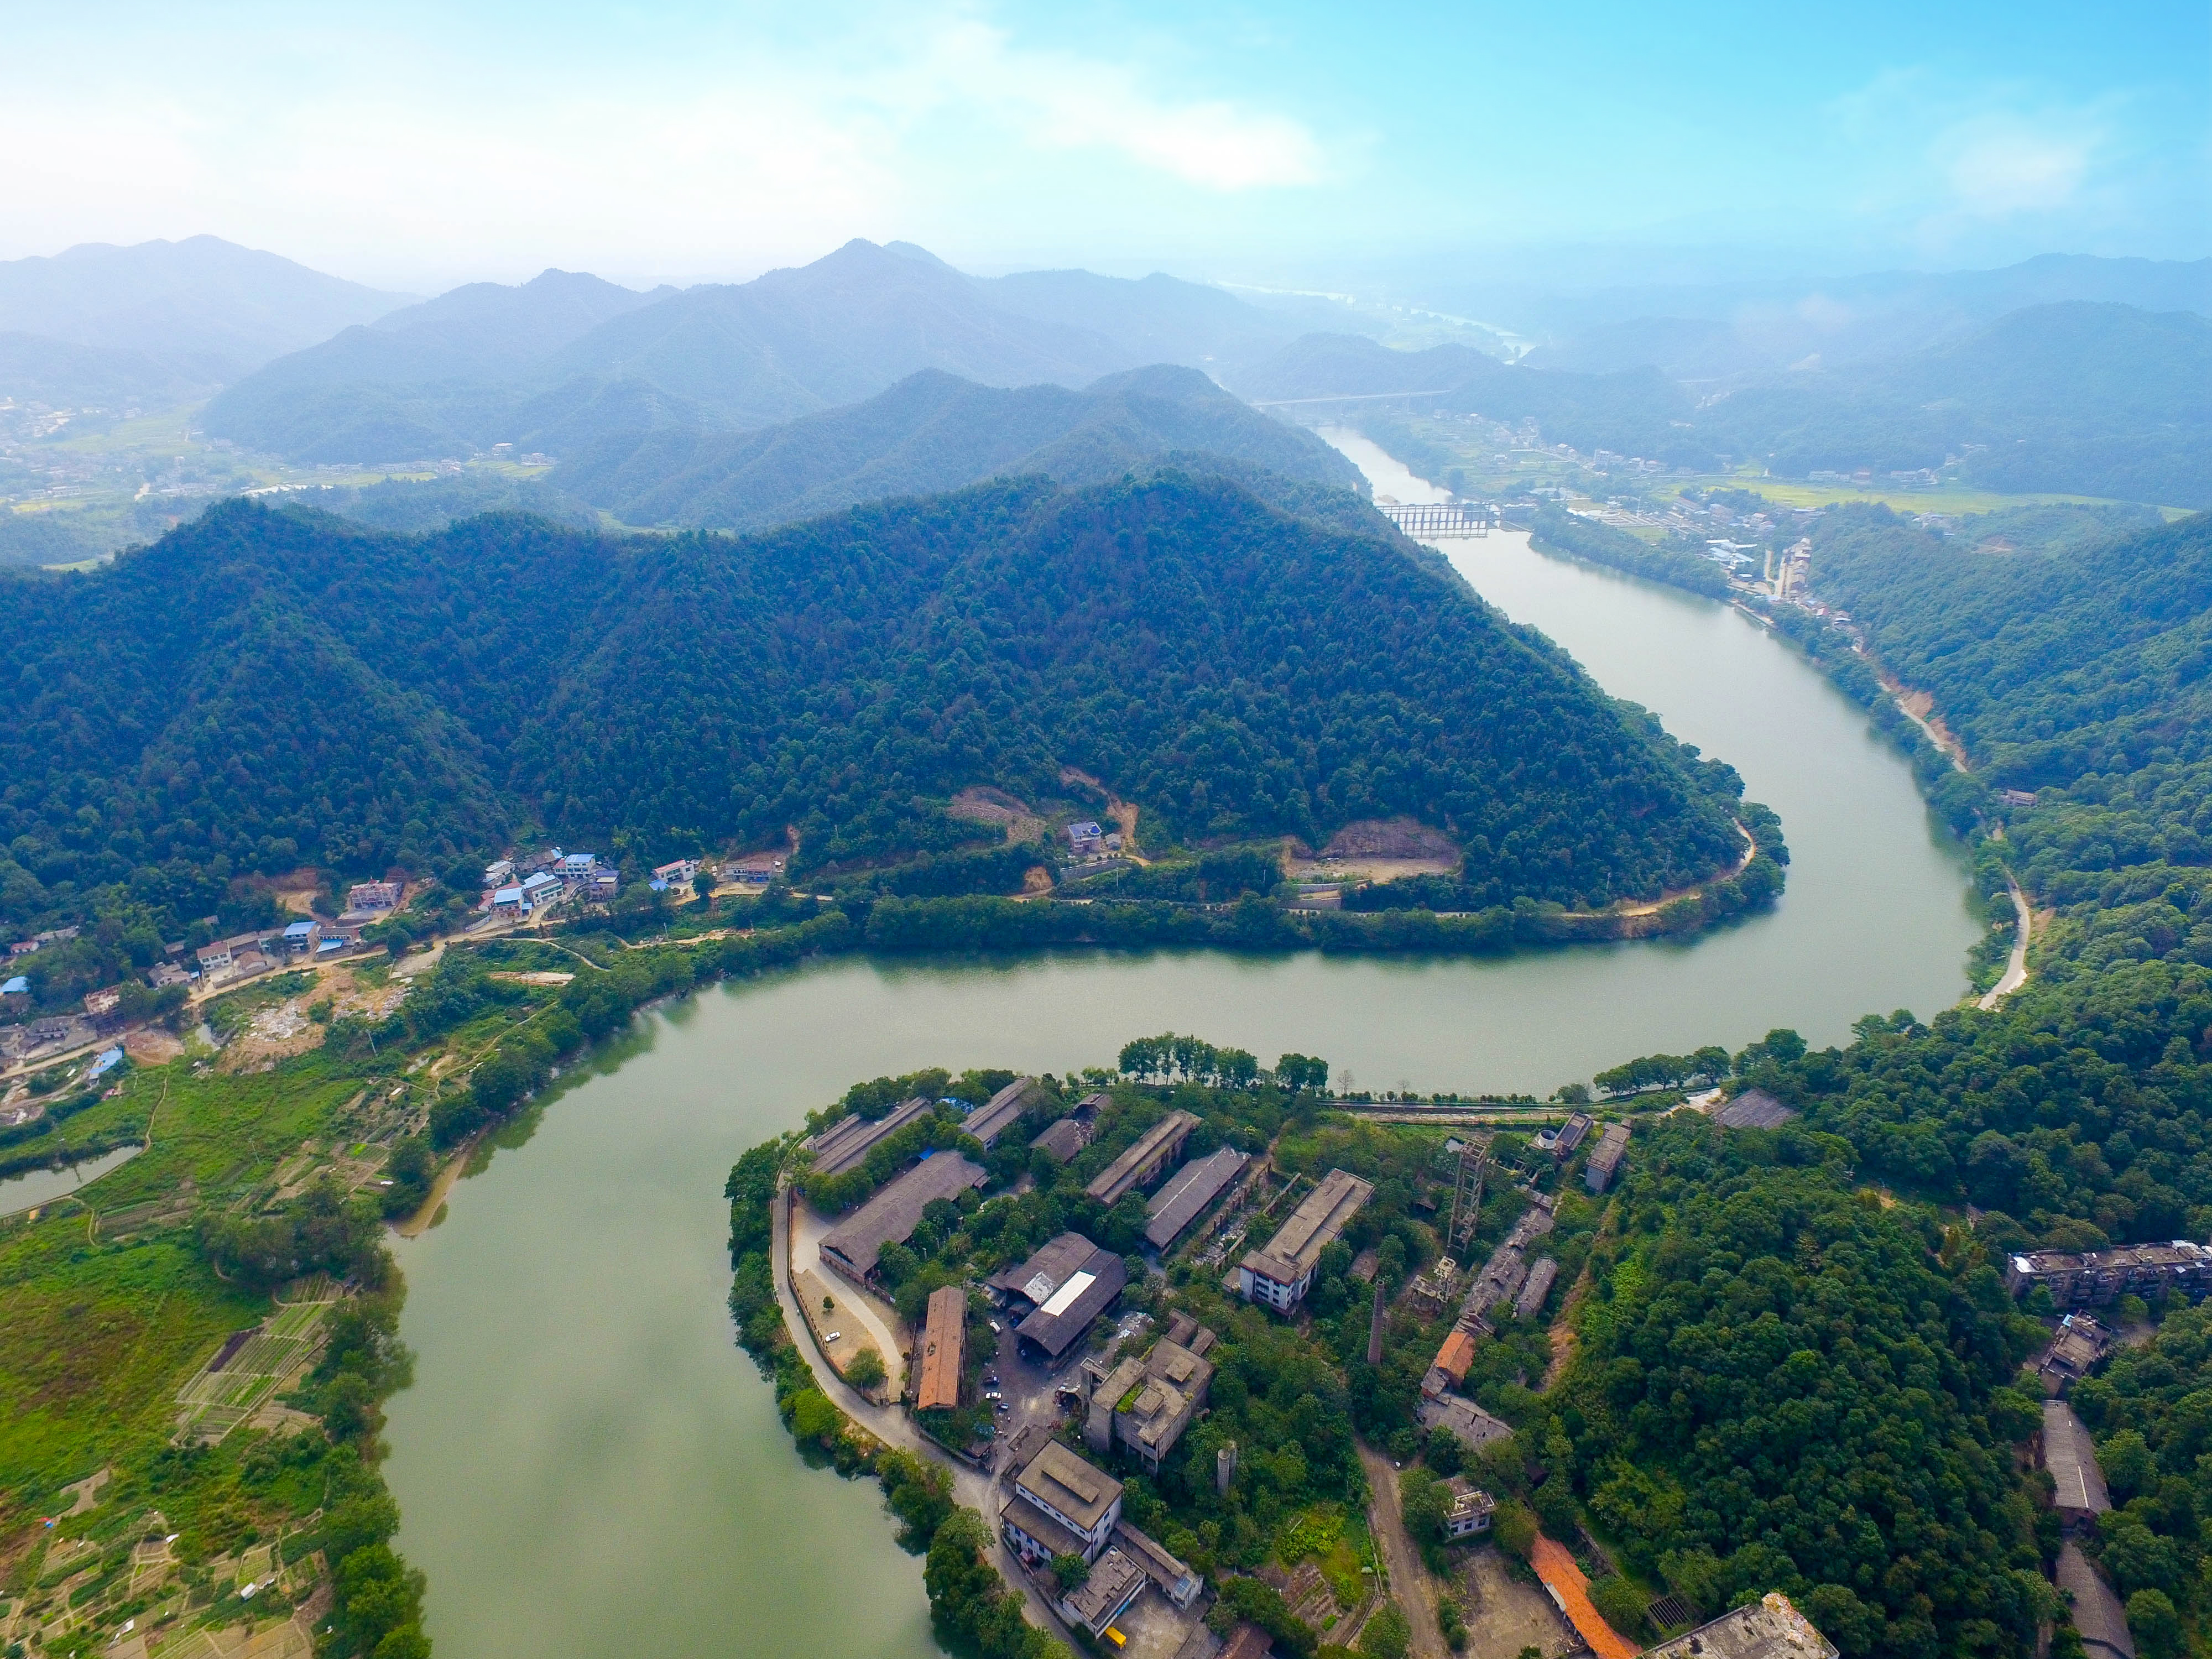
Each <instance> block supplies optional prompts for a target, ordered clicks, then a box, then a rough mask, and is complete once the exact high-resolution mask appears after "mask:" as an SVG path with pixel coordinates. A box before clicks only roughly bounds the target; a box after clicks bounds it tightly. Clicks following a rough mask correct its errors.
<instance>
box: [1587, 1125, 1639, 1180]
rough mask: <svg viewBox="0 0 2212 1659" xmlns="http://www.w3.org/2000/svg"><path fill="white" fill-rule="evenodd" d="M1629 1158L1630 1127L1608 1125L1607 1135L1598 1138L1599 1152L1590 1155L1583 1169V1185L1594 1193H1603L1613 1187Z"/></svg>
mask: <svg viewBox="0 0 2212 1659" xmlns="http://www.w3.org/2000/svg"><path fill="white" fill-rule="evenodd" d="M1627 1157H1628V1126H1627V1125H1626V1123H1608V1124H1607V1125H1606V1129H1605V1133H1603V1134H1601V1135H1600V1136H1599V1137H1598V1142H1597V1150H1596V1151H1595V1152H1592V1153H1591V1154H1590V1155H1589V1164H1586V1165H1584V1166H1583V1186H1585V1187H1587V1188H1589V1189H1590V1191H1592V1192H1594V1193H1601V1192H1603V1191H1604V1190H1605V1189H1606V1188H1608V1187H1610V1186H1611V1185H1613V1176H1615V1175H1617V1174H1618V1173H1619V1172H1620V1166H1621V1164H1622V1162H1623V1161H1624V1160H1625V1159H1626V1158H1627Z"/></svg>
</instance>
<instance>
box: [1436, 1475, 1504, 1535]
mask: <svg viewBox="0 0 2212 1659" xmlns="http://www.w3.org/2000/svg"><path fill="white" fill-rule="evenodd" d="M1444 1490H1445V1491H1446V1492H1449V1493H1450V1494H1451V1501H1450V1502H1449V1504H1447V1505H1446V1506H1445V1508H1444V1522H1443V1526H1444V1536H1445V1537H1447V1538H1449V1539H1454V1540H1457V1539H1461V1538H1478V1537H1480V1536H1481V1535H1482V1534H1484V1533H1486V1532H1488V1531H1489V1530H1490V1517H1491V1516H1493V1515H1495V1514H1496V1513H1497V1512H1498V1500H1497V1499H1496V1498H1492V1496H1491V1495H1490V1494H1489V1493H1488V1492H1485V1491H1483V1490H1482V1488H1481V1487H1480V1486H1476V1485H1474V1483H1473V1482H1472V1481H1469V1480H1465V1479H1463V1478H1462V1477H1461V1476H1459V1475H1456V1474H1455V1475H1454V1476H1452V1478H1451V1479H1450V1480H1447V1481H1446V1482H1444Z"/></svg>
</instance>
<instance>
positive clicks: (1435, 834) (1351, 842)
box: [1321, 818, 1459, 860]
mask: <svg viewBox="0 0 2212 1659" xmlns="http://www.w3.org/2000/svg"><path fill="white" fill-rule="evenodd" d="M1321 850H1322V856H1323V857H1327V856H1328V854H1332V853H1334V854H1336V856H1338V857H1339V858H1346V859H1352V858H1380V859H1451V860H1456V859H1457V858H1458V857H1459V848H1456V847H1455V846H1453V845H1452V842H1451V838H1450V837H1449V836H1446V835H1445V834H1444V833H1443V830H1441V829H1431V828H1430V827H1429V826H1428V825H1427V824H1425V823H1421V822H1420V821H1419V819H1417V818H1360V819H1358V820H1357V821H1356V822H1354V823H1347V824H1346V825H1345V826H1344V828H1343V829H1340V830H1338V831H1337V832H1336V833H1335V834H1334V835H1333V836H1330V837H1329V838H1328V846H1326V847H1324V848H1322V849H1321Z"/></svg>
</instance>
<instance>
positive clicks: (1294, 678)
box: [0, 473, 1740, 920]
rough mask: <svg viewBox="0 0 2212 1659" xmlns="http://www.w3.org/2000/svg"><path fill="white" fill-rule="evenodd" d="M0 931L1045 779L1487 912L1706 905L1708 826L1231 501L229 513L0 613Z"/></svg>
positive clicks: (1666, 767)
mask: <svg viewBox="0 0 2212 1659" xmlns="http://www.w3.org/2000/svg"><path fill="white" fill-rule="evenodd" d="M0 631H4V632H5V633H6V635H7V636H8V637H9V639H10V640H11V641H15V642H16V648H15V650H14V651H12V652H11V654H10V660H9V677H10V680H11V684H10V686H9V691H10V696H11V698H12V706H13V707H14V708H15V710H16V711H17V714H16V718H15V720H13V721H12V722H11V723H10V724H9V726H8V727H7V728H6V729H5V731H4V732H0V842H4V844H5V845H7V846H8V847H9V849H10V854H9V858H8V859H7V860H5V861H4V862H0V907H4V909H5V911H6V913H7V915H8V916H9V919H10V920H28V919H29V918H30V917H32V916H34V915H40V914H45V913H46V912H48V911H51V910H54V909H57V908H64V907H66V906H68V905H70V904H71V903H73V902H74V903H77V904H80V905H81V904H82V902H84V900H85V898H86V896H87V895H88V892H89V891H90V890H94V889H96V888H99V887H100V886H102V885H103V884H113V883H137V884H145V883H148V882H150V881H152V880H153V879H155V877H156V876H157V875H158V873H159V872H160V870H161V867H162V866H164V865H165V863H166V862H167V861H169V860H180V861H182V862H183V863H184V864H185V865H186V866H191V867H193V868H200V867H204V866H208V865H210V864H211V863H213V862H214V861H216V860H222V868H223V869H224V870H225V871H226V872H230V871H237V872H244V871H246V870H251V869H268V870H274V869H281V868H289V867H290V866H292V865H293V864H295V863H298V862H302V861H306V862H317V863H323V864H327V865H331V866H338V867H341V868H343V869H346V870H350V871H380V870H381V869H383V868H384V867H385V866H386V865H389V864H391V863H393V862H398V863H400V864H404V865H407V866H410V867H413V868H417V869H422V868H433V869H435V868H439V867H442V866H443V865H444V864H445V863H446V862H447V860H450V859H451V858H453V856H455V855H457V854H464V853H469V852H475V851H479V850H482V849H483V848H486V847H488V846H489V845H491V844H493V843H494V842H496V841H497V839H498V836H499V835H500V834H501V833H502V832H503V829H504V828H505V827H506V826H508V825H512V824H514V823H520V822H521V821H523V820H525V819H526V818H533V817H534V818H536V819H538V820H539V821H541V822H543V823H544V824H545V825H546V826H547V827H548V828H550V829H552V830H554V831H555V832H556V834H559V835H562V836H568V837H575V838H581V839H583V840H584V841H585V842H586V844H590V843H592V842H597V843H598V844H599V845H601V846H610V845H614V846H623V847H629V848H635V849H637V850H640V851H642V852H655V851H659V850H660V849H662V848H683V847H696V846H699V845H701V844H702V842H722V841H726V840H729V839H744V840H750V841H753V842H779V841H781V839H782V838H783V836H784V835H785V833H786V831H787V828H788V827H791V826H796V827H798V829H799V831H800V833H801V835H802V837H803V838H804V839H803V842H802V853H803V854H804V855H805V858H806V860H808V861H809V862H811V863H815V864H818V863H821V862H824V861H849V860H881V859H884V858H896V857H898V856H902V855H903V854H909V853H913V852H915V851H921V850H927V849H929V848H942V847H945V846H948V845H951V844H955V843H957V842H958V841H960V840H962V839H965V838H971V837H972V836H973V833H974V830H973V826H969V825H960V824H956V823H953V822H952V821H951V820H950V819H948V818H947V817H945V815H944V812H943V811H942V807H943V805H944V803H945V801H946V800H947V799H948V798H949V797H950V796H951V794H952V793H954V792H955V791H957V790H958V789H960V788H962V787H966V786H969V785H971V784H985V783H990V784H998V785H1000V786H1002V787H1007V788H1010V789H1013V790H1016V791H1017V792H1019V791H1023V790H1036V791H1043V790H1047V789H1050V788H1051V787H1053V786H1054V784H1056V782H1057V781H1058V777H1059V771H1060V768H1061V767H1062V766H1064V765H1074V766H1078V767H1080V768H1082V769H1084V770H1085V771H1088V772H1091V773H1092V774H1094V775H1097V776H1098V777H1101V778H1103V779H1104V780H1105V781H1107V782H1108V784H1109V785H1110V786H1111V787H1113V788H1114V789H1115V791H1116V792H1117V793H1121V794H1122V795H1123V796H1124V797H1125V798H1127V799H1132V800H1134V801H1136V802H1138V803H1139V804H1140V805H1142V806H1143V807H1144V808H1145V809H1146V812H1147V814H1148V817H1147V822H1148V823H1154V824H1157V825H1158V832H1157V833H1158V834H1159V835H1161V836H1170V835H1177V834H1180V835H1182V836H1225V835H1235V834H1245V833H1254V834H1257V833H1279V832H1296V833H1298V834H1301V835H1304V836H1307V837H1308V838H1309V839H1310V840H1319V839H1322V838H1324V837H1325V836H1327V835H1328V833H1329V832H1330V831H1331V830H1332V829H1334V828H1336V827H1338V826H1340V825H1342V824H1343V823H1347V822H1350V821H1352V820H1354V819H1359V818H1366V817H1389V816H1394V815H1397V814H1401V813H1402V814H1407V815H1409V816H1413V817H1418V818H1420V819H1422V820H1424V821H1425V822H1428V823H1435V824H1437V825H1439V826H1441V827H1443V828H1444V829H1447V830H1448V831H1449V832H1450V833H1451V834H1452V835H1454V836H1455V837H1456V838H1457V839H1459V840H1460V841H1461V842H1462V843H1463V844H1464V845H1466V846H1467V847H1468V848H1469V849H1470V850H1469V854H1468V872H1469V873H1468V879H1469V880H1470V881H1477V880H1479V881H1481V882H1483V883H1486V884H1491V885H1492V886H1493V887H1494V889H1495V890H1498V891H1500V892H1503V893H1504V894H1505V895H1506V896H1509V897H1510V896H1514V895H1526V896H1530V897H1534V898H1538V899H1557V900H1559V901H1561V902H1605V901H1607V900H1609V899H1611V898H1613V897H1616V896H1623V895H1626V894H1631V893H1637V894H1644V893H1651V892H1656V891H1657V890H1660V889H1661V888H1662V887H1667V886H1672V885H1677V884H1681V883H1683V882H1685V881H1686V880H1689V879H1693V878H1697V877H1699V876H1701V875H1703V874H1705V873H1707V872H1710V871H1711V870H1712V869H1714V868H1716V867H1717V866H1723V865H1724V864H1728V863H1730V862H1733V860H1734V856H1735V850H1736V838H1735V832H1734V830H1733V829H1732V827H1731V826H1730V824H1729V814H1730V811H1732V809H1733V806H1734V801H1735V791H1736V789H1737V788H1738V787H1740V786H1738V785H1737V783H1736V781H1735V777H1734V775H1733V773H1731V772H1729V770H1728V769H1726V768H1725V767H1720V766H1717V765H1714V764H1712V763H1699V762H1697V761H1695V760H1694V759H1693V758H1692V757H1691V756H1689V755H1688V754H1687V753H1686V752H1685V751H1684V750H1681V749H1680V747H1679V746H1678V745H1676V744H1674V743H1673V742H1672V741H1671V740H1670V739H1668V738H1666V737H1665V735H1664V734H1663V733H1662V732H1660V731H1659V730H1658V728H1657V726H1656V722H1655V721H1652V720H1650V718H1649V717H1648V716H1645V715H1644V714H1642V713H1641V712H1640V711H1636V710H1632V709H1629V708H1625V707H1623V706H1620V705H1616V704H1614V703H1613V702H1610V701H1609V700H1608V699H1607V698H1606V697H1605V696H1603V695H1602V694H1601V693H1600V692H1599V691H1598V690H1597V689H1596V688H1595V685H1593V684H1591V683H1590V681H1589V679H1588V678H1587V677H1586V676H1585V675H1583V673H1582V671H1580V670H1579V669H1578V668H1577V667H1576V666H1575V665H1574V664H1573V662H1572V661H1571V659H1568V658H1567V657H1566V656H1565V654H1564V653H1560V652H1559V651H1558V650H1557V649H1556V648H1555V647H1552V646H1551V645H1550V644H1549V643H1548V642H1547V641H1544V640H1542V639H1541V637H1540V636H1537V635H1534V634H1532V633H1528V632H1527V631H1524V630H1522V629H1516V628H1514V627H1512V626H1511V625H1510V624H1509V623H1506V622H1505V621H1504V619H1503V618H1502V617H1499V616H1498V614H1497V613H1496V612H1494V611H1491V610H1490V609H1489V608H1488V607H1487V606H1486V605H1483V604H1482V603H1481V602H1480V600H1478V599H1475V598H1474V595H1473V594H1472V593H1470V592H1468V590H1467V589H1466V588H1465V586H1463V585H1462V584H1461V583H1459V582H1458V581H1457V580H1456V579H1455V578H1454V577H1452V576H1450V575H1449V574H1448V573H1444V572H1441V571H1439V570H1438V569H1437V568H1436V567H1435V566H1434V565H1433V564H1432V563H1431V562H1426V561H1424V560H1422V559H1420V558H1419V557H1418V556H1416V555H1414V554H1413V552H1411V551H1410V550H1407V548H1406V546H1405V545H1404V544H1402V543H1401V542H1399V541H1397V540H1395V538H1389V537H1388V536H1385V535H1382V534H1376V535H1371V536H1362V535H1354V534H1347V533H1345V532H1343V531H1341V530H1339V529H1335V528H1333V527H1330V526H1323V525H1320V524H1316V523H1314V522H1311V521H1308V520H1297V519H1292V518H1290V517H1288V516H1286V515H1285V514H1283V513H1279V512H1276V511H1274V510H1273V509H1271V508H1269V507H1266V506H1264V505H1262V504H1261V502H1260V501H1257V500H1255V498H1254V497H1253V496H1252V495H1249V494H1248V493H1246V492H1245V491H1244V490H1243V489H1240V488H1238V487H1237V486H1236V485H1235V484H1233V483H1230V482H1227V481H1225V480H1223V479H1219V478H1204V479H1200V478H1193V477H1188V476H1183V475H1180V474H1175V473H1164V474H1162V475H1160V476H1158V477H1154V478H1152V479H1150V480H1148V481H1146V482H1143V483H1135V482H1125V483H1114V484H1109V485H1105V486H1102V487H1098V488H1094V489H1088V490H1079V491H1067V490H1060V489H1054V488H1052V487H1051V486H1049V485H1048V484H1046V483H1042V482H1039V481H1034V480H1032V481H1024V482H1020V483H1000V484H994V485H990V486H985V487H981V488H976V489H969V490H966V491H963V492H961V493H959V494H957V495H943V496H936V497H931V498H927V499H923V500H920V501H900V502H894V503H888V504H884V505H879V506H875V507H863V508H860V509H857V510H855V511H853V512H850V513H845V514H842V515H840V516H838V517H836V518H831V519H828V520H817V521H816V522H813V523H810V524H805V525H801V526H793V527H792V528H789V529H787V530H784V531H781V532H775V533H772V534H768V535H762V536H755V537H750V538H740V539H730V538H720V537H712V536H703V535H690V536H685V537H680V538H672V539H671V538H659V537H638V538H629V539H611V538H604V537H599V536H593V535H588V534H584V533H580V532H573V531H567V530H562V529H559V528H556V526H551V525H549V524H546V523H545V522H544V521H542V520H534V519H528V518H522V517H518V516H501V515H493V516H488V517H484V518H479V519H476V520H468V521H465V522H464V523H460V524H456V525H454V526H451V527H450V528H448V529H447V530H445V531H444V532H440V533H436V534H432V535H428V536H422V537H411V538H410V537H403V536H393V535H385V534H378V533H374V532H368V531H365V530H362V529H359V528H356V527H355V526H347V525H343V524H341V523H339V522H337V521H334V520H330V519H327V518H325V517H322V516H320V515H318V514H314V513H307V512H306V511H303V510H301V509H296V508H294V509H270V508H266V507H259V506H256V505H252V504H249V503H246V502H234V503H230V504H228V505H226V506H224V507H219V508H216V509H215V510H214V511H212V512H210V513H208V514H207V515H206V516H205V517H204V518H203V519H202V520H199V521H198V522H197V523H196V524H194V525H192V526H187V527H185V528H184V529H181V530H179V531H178V532H173V534H171V535H170V536H168V537H167V538H164V539H163V540H162V541H161V542H159V543H157V544H155V545H154V546H152V547H150V548H148V549H145V550H141V551H138V552H136V553H132V554H128V555H125V556H124V557H122V558H121V559H119V560H118V561H117V562H116V563H115V564H114V565H113V566H112V567H110V568H106V569H104V570H101V571H98V572H94V573H90V574H87V575H83V576H80V577H74V578H70V579H68V580H17V581H11V582H8V583H6V584H0Z"/></svg>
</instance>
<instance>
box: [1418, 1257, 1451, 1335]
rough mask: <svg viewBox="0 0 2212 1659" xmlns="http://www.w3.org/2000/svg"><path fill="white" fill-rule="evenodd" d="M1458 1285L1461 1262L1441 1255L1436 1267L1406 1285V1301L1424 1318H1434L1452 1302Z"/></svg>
mask: <svg viewBox="0 0 2212 1659" xmlns="http://www.w3.org/2000/svg"><path fill="white" fill-rule="evenodd" d="M1458 1287H1459V1263H1458V1262H1456V1261H1453V1260H1452V1259H1451V1258H1450V1257H1449V1256H1448V1255H1440V1256H1438V1257H1437V1261H1436V1265H1435V1266H1434V1267H1431V1268H1430V1269H1429V1270H1428V1272H1426V1273H1423V1274H1421V1275H1420V1276H1419V1278H1417V1279H1414V1280H1413V1283H1412V1284H1410V1285H1407V1287H1406V1301H1407V1304H1408V1305H1409V1306H1410V1307H1411V1308H1412V1309H1413V1311H1414V1312H1415V1313H1417V1314H1419V1315H1420V1316H1421V1317H1422V1318H1424V1319H1434V1318H1435V1317H1436V1316H1437V1315H1438V1314H1440V1313H1442V1312H1443V1310H1445V1309H1446V1308H1447V1307H1449V1305H1450V1304H1451V1298H1452V1292H1453V1291H1455V1290H1456V1289H1458Z"/></svg>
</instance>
